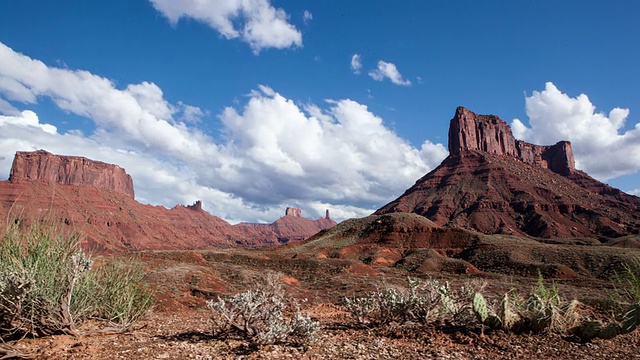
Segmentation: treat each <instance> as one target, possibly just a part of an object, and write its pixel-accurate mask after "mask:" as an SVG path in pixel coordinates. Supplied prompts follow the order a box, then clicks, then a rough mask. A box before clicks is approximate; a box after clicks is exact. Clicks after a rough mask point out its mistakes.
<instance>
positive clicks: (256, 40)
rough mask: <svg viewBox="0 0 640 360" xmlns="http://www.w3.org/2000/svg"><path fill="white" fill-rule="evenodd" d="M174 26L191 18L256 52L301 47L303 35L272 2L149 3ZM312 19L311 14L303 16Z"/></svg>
mask: <svg viewBox="0 0 640 360" xmlns="http://www.w3.org/2000/svg"><path fill="white" fill-rule="evenodd" d="M149 1H151V3H152V4H153V7H154V8H155V9H156V10H158V11H159V12H161V13H162V14H163V15H164V16H165V17H167V19H169V21H170V22H171V23H172V24H174V25H175V24H177V23H178V21H179V20H180V19H181V18H192V19H195V20H197V21H200V22H202V23H204V24H206V25H208V26H209V27H211V28H212V29H215V30H216V31H218V32H219V33H220V34H221V35H222V36H224V37H225V38H227V39H236V38H238V39H241V40H242V41H244V42H246V43H248V44H249V46H251V49H252V50H253V51H254V53H256V54H257V53H259V52H260V51H261V50H262V49H266V48H277V49H283V48H289V47H300V46H302V33H300V31H298V29H296V27H295V26H293V25H291V24H290V23H289V16H288V15H287V13H286V12H285V11H284V10H282V9H278V8H275V7H273V6H272V5H271V3H270V1H269V0H244V1H237V0H204V1H203V0H181V1H176V0H149ZM304 19H305V21H309V20H311V13H309V12H308V11H306V12H305V15H304Z"/></svg>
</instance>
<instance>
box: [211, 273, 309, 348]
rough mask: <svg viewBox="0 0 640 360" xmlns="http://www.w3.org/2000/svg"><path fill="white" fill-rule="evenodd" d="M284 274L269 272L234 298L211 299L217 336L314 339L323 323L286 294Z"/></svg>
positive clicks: (286, 340) (274, 340)
mask: <svg viewBox="0 0 640 360" xmlns="http://www.w3.org/2000/svg"><path fill="white" fill-rule="evenodd" d="M280 277H281V276H280V275H279V274H278V273H274V272H267V273H266V274H265V276H264V277H263V278H261V279H259V280H258V282H257V285H256V286H255V287H254V288H253V289H250V290H247V291H245V292H243V293H240V294H237V295H235V296H233V297H231V298H230V299H226V300H225V299H222V298H218V300H217V301H214V300H209V301H207V306H208V307H209V309H210V310H211V312H212V314H211V320H212V322H213V329H212V330H213V333H214V335H216V336H221V337H224V336H230V335H233V334H235V335H239V336H240V337H242V338H244V339H246V340H249V341H250V342H251V343H253V344H276V343H296V344H306V343H309V342H311V341H313V340H314V338H315V336H316V334H317V332H318V330H319V328H320V324H319V323H318V322H317V321H314V320H312V319H311V318H310V316H309V315H308V314H304V313H302V312H301V311H300V308H299V305H300V304H299V303H298V302H296V301H294V300H292V299H290V298H288V297H286V294H285V291H284V289H283V287H282V283H281V280H280Z"/></svg>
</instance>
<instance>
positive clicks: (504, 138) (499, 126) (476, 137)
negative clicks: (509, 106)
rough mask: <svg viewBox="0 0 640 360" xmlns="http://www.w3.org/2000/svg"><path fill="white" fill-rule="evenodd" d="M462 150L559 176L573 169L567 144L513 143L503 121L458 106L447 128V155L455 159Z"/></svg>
mask: <svg viewBox="0 0 640 360" xmlns="http://www.w3.org/2000/svg"><path fill="white" fill-rule="evenodd" d="M466 151H483V152H487V153H490V154H495V155H507V156H511V157H514V158H517V159H519V160H521V161H524V162H526V163H528V164H532V165H535V166H539V167H542V168H545V169H550V170H552V171H554V172H556V173H559V174H562V175H568V174H569V173H570V172H571V171H572V170H575V161H574V158H573V151H572V149H571V143H570V142H568V141H560V142H558V143H557V144H555V145H552V146H539V145H534V144H530V143H527V142H524V141H521V140H516V139H515V138H514V137H513V133H512V132H511V128H510V127H509V125H508V124H507V123H506V122H505V121H504V120H502V119H500V118H498V117H497V116H494V115H477V114H475V113H473V112H472V111H469V110H467V109H465V108H464V107H462V106H460V107H458V108H457V109H456V114H455V116H454V117H453V119H451V124H450V126H449V153H450V154H451V155H453V156H458V155H462V154H464V153H465V152H466Z"/></svg>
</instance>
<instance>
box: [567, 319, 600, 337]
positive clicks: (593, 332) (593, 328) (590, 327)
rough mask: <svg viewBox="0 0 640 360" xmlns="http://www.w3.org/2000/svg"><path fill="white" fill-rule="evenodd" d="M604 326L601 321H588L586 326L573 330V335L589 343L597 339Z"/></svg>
mask: <svg viewBox="0 0 640 360" xmlns="http://www.w3.org/2000/svg"><path fill="white" fill-rule="evenodd" d="M602 329H603V326H602V323H601V322H600V321H587V322H585V323H584V324H582V325H580V326H578V327H576V328H574V329H573V334H574V335H575V336H577V337H579V338H580V339H582V340H583V341H589V340H591V339H593V338H596V337H597V336H598V334H600V332H601V331H602Z"/></svg>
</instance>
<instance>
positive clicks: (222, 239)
mask: <svg viewBox="0 0 640 360" xmlns="http://www.w3.org/2000/svg"><path fill="white" fill-rule="evenodd" d="M0 216H2V218H3V219H5V223H7V224H8V223H11V222H14V221H16V220H19V219H22V220H23V221H25V222H27V223H28V222H29V221H32V220H33V219H37V220H41V221H46V222H53V223H54V224H57V226H59V227H60V228H61V229H63V230H68V231H76V232H79V233H80V234H81V235H82V236H83V238H84V240H83V247H85V248H87V249H89V250H92V251H95V252H99V253H104V252H124V251H131V250H179V249H208V248H223V247H262V246H269V245H275V244H281V243H287V242H290V241H294V240H301V239H305V238H307V237H309V236H311V235H313V234H315V233H317V232H318V231H320V230H323V229H326V228H329V227H332V226H334V225H335V224H336V223H335V221H333V220H332V219H331V218H330V217H329V213H328V211H327V216H326V217H325V218H320V219H317V220H310V219H307V218H303V217H302V216H301V211H300V209H295V208H289V209H287V211H286V214H285V216H284V217H282V218H280V219H279V220H277V221H275V222H274V223H273V224H236V225H231V224H229V223H227V222H226V221H224V220H222V219H221V218H219V217H216V216H213V215H210V214H209V213H207V212H206V211H204V210H203V209H202V202H201V201H197V202H196V203H195V204H193V205H189V206H183V205H177V206H175V207H174V208H172V209H170V210H169V209H167V208H165V207H162V206H152V205H143V204H141V203H139V202H137V201H136V200H135V199H134V188H133V181H132V179H131V177H130V176H129V175H128V174H127V173H126V172H125V170H124V169H123V168H121V167H119V166H117V165H112V164H107V163H103V162H100V161H94V160H90V159H87V158H84V157H76V156H60V155H54V154H51V153H49V152H47V151H44V150H38V151H35V152H17V153H16V156H15V158H14V161H13V165H12V167H11V172H10V176H9V180H7V181H0Z"/></svg>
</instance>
